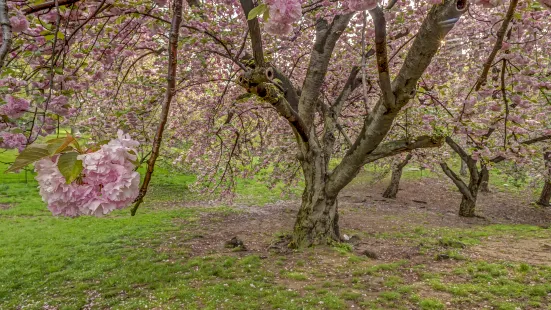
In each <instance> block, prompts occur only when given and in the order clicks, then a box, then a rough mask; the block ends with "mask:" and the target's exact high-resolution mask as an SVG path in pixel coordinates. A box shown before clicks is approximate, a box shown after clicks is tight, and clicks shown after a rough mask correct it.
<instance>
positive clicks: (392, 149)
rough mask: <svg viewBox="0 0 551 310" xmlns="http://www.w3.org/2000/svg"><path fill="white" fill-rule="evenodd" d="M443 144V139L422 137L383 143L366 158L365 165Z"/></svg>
mask: <svg viewBox="0 0 551 310" xmlns="http://www.w3.org/2000/svg"><path fill="white" fill-rule="evenodd" d="M443 142H444V141H443V139H442V138H441V137H430V136H420V137H417V138H416V139H414V140H407V139H403V140H395V141H390V142H387V143H383V144H380V145H379V146H378V147H377V148H376V149H375V150H374V151H373V152H371V154H369V155H368V156H366V157H365V158H364V160H363V165H365V164H368V163H371V162H374V161H376V160H378V159H381V158H384V157H389V156H394V155H397V154H400V153H404V152H409V151H412V150H415V149H422V148H431V147H440V146H442V144H443Z"/></svg>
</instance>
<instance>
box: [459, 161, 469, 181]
mask: <svg viewBox="0 0 551 310" xmlns="http://www.w3.org/2000/svg"><path fill="white" fill-rule="evenodd" d="M459 174H460V175H461V176H462V177H466V176H467V164H466V163H465V161H464V160H461V169H459Z"/></svg>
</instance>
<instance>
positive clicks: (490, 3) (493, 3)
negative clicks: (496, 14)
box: [474, 0, 503, 8]
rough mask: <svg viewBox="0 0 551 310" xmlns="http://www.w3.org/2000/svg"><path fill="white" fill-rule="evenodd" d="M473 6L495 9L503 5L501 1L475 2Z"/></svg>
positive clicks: (477, 0) (476, 0)
mask: <svg viewBox="0 0 551 310" xmlns="http://www.w3.org/2000/svg"><path fill="white" fill-rule="evenodd" d="M474 4H477V5H482V6H483V7H485V8H495V7H496V6H498V5H501V4H503V0H475V1H474Z"/></svg>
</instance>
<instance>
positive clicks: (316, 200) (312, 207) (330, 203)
mask: <svg viewBox="0 0 551 310" xmlns="http://www.w3.org/2000/svg"><path fill="white" fill-rule="evenodd" d="M308 154H309V156H307V157H306V158H304V159H303V161H302V170H303V172H304V180H305V188H304V192H303V194H302V203H301V206H300V209H299V212H298V215H297V219H296V222H295V227H294V233H293V240H292V244H291V246H292V247H297V248H299V247H304V246H310V245H317V244H327V243H329V242H331V241H332V240H333V241H340V232H339V224H338V220H339V215H338V203H337V197H336V196H332V195H329V194H328V191H327V177H326V175H327V168H328V161H327V160H326V159H325V156H324V155H322V154H320V153H319V152H312V151H310V152H308Z"/></svg>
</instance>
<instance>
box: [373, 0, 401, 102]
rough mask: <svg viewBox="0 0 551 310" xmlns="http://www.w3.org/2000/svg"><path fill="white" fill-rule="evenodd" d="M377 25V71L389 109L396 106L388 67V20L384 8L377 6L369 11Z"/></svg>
mask: <svg viewBox="0 0 551 310" xmlns="http://www.w3.org/2000/svg"><path fill="white" fill-rule="evenodd" d="M369 14H371V17H372V18H373V24H374V25H375V52H376V55H377V71H378V72H379V85H380V87H381V91H382V92H383V99H384V102H383V103H384V105H385V106H387V107H388V108H389V109H393V108H394V100H395V98H394V93H393V92H392V87H391V85H390V69H389V67H388V55H387V42H386V20H385V14H384V13H383V10H382V9H381V8H380V7H379V6H377V7H376V8H375V9H373V10H371V11H369Z"/></svg>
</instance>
